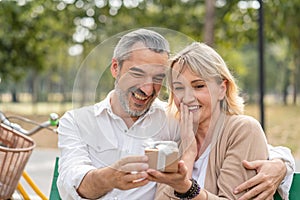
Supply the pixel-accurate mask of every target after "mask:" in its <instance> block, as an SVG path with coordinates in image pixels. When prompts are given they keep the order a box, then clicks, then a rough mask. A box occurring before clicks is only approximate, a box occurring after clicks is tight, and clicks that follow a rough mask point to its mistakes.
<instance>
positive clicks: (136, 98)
mask: <svg viewBox="0 0 300 200" xmlns="http://www.w3.org/2000/svg"><path fill="white" fill-rule="evenodd" d="M167 63H168V55H167V53H163V54H161V53H155V52H153V51H151V50H149V49H146V48H143V49H138V50H134V51H132V53H131V56H130V58H129V59H128V60H125V61H124V62H123V65H122V68H121V70H120V71H118V73H117V76H116V77H115V78H116V85H115V90H116V94H117V96H118V98H119V102H120V104H121V107H122V108H123V109H124V111H125V112H126V113H127V114H129V115H130V116H131V117H139V116H141V115H142V114H144V113H145V112H147V110H148V109H149V107H150V106H151V104H152V102H153V101H154V100H155V98H156V97H157V95H158V93H159V91H160V88H161V84H162V82H163V79H164V77H165V70H166V66H167Z"/></svg>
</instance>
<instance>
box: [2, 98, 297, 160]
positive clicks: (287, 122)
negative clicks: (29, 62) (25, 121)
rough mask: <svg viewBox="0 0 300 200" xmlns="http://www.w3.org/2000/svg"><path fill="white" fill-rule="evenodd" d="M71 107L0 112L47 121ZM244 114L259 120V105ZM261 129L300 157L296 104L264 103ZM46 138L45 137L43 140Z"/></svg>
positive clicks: (52, 142)
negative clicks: (52, 114)
mask: <svg viewBox="0 0 300 200" xmlns="http://www.w3.org/2000/svg"><path fill="white" fill-rule="evenodd" d="M71 108H72V104H58V103H38V104H35V105H33V104H31V103H19V104H13V103H1V104H0V111H3V112H5V113H7V114H17V115H21V116H24V117H28V118H30V119H33V120H36V121H38V122H41V121H44V120H47V118H48V115H49V113H51V112H56V113H58V114H60V115H62V114H63V113H64V112H65V111H66V110H69V109H71ZM245 110H246V114H248V115H251V116H253V117H255V118H256V119H258V120H259V119H260V117H259V107H258V106H257V105H247V106H246V108H245ZM265 131H266V136H267V139H268V142H269V143H270V144H272V145H276V146H277V145H282V146H286V147H289V148H290V149H291V150H292V153H293V155H294V156H295V158H297V159H300V106H292V105H289V106H283V105H279V104H272V105H266V106H265ZM45 134H46V135H44V134H43V135H41V134H37V135H34V136H33V138H34V139H35V140H36V141H37V146H40V147H56V142H57V136H56V135H54V134H53V133H46V131H45ZM45 138H47V140H45Z"/></svg>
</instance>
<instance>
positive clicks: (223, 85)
mask: <svg viewBox="0 0 300 200" xmlns="http://www.w3.org/2000/svg"><path fill="white" fill-rule="evenodd" d="M226 91H227V80H223V81H222V83H221V84H220V91H219V100H223V99H224V98H225V96H226Z"/></svg>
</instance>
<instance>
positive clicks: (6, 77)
mask: <svg viewBox="0 0 300 200" xmlns="http://www.w3.org/2000/svg"><path fill="white" fill-rule="evenodd" d="M21 2H23V4H22V5H20V3H21ZM134 2H135V3H134ZM263 2H264V4H263V6H264V11H265V16H264V18H265V23H264V24H265V29H264V30H265V31H264V33H265V36H266V37H265V41H266V45H265V50H266V56H265V59H266V60H265V64H266V75H267V77H266V87H267V91H269V92H275V93H279V92H280V91H281V90H282V88H283V87H285V86H286V85H287V84H286V80H289V82H288V84H289V83H291V82H292V81H293V80H294V82H295V83H296V81H295V80H296V78H295V74H296V73H297V66H298V68H299V67H300V66H299V65H300V64H297V62H298V63H299V62H300V61H296V60H297V58H299V55H300V53H299V49H300V46H299V45H300V41H299V40H300V37H299V32H300V30H299V29H300V17H297V16H298V15H299V14H298V10H299V9H300V3H298V2H297V1H295V0H292V1H289V0H268V1H263ZM205 11H206V9H205V1H204V0H200V1H199V0H198V1H197V0H152V1H146V0H140V1H129V0H126V1H125V0H123V1H121V0H119V1H118V0H115V1H111V0H97V1H86V0H77V1H74V2H72V1H64V0H62V1H56V0H49V1H43V0H35V1H18V0H15V1H10V0H2V1H0V26H1V30H0V49H1V52H0V62H1V67H0V77H1V79H2V86H1V87H6V86H7V85H9V84H8V83H9V82H10V83H14V82H20V83H21V84H22V85H23V86H24V87H25V85H26V84H27V83H30V82H41V81H43V83H44V84H40V85H38V86H36V88H37V90H43V91H42V92H43V93H47V91H48V90H51V91H57V92H61V93H63V94H64V95H65V94H66V93H68V92H69V93H71V92H72V86H73V82H74V78H75V77H76V72H77V71H78V67H79V66H80V65H81V62H82V61H83V60H84V58H86V56H87V55H89V53H90V52H91V50H92V49H94V48H95V46H97V45H98V44H99V43H101V42H103V41H105V40H106V39H107V38H110V37H111V36H113V35H115V34H117V33H120V32H123V31H127V30H129V29H134V28H138V27H163V28H168V29H172V30H175V31H178V32H181V33H183V34H185V35H187V36H189V37H191V38H193V39H194V40H197V41H203V31H204V30H203V29H204V24H205V21H204V19H205ZM257 20H258V2H257V1H239V0H234V1H216V10H215V26H214V37H215V48H216V49H217V50H218V52H219V53H220V54H221V55H222V56H223V57H224V59H225V60H226V62H227V63H228V66H229V67H230V69H231V70H232V71H233V73H234V75H235V76H236V77H237V78H238V80H239V81H238V83H239V86H240V87H241V88H242V89H243V91H244V92H247V93H248V94H250V95H251V96H253V95H255V93H256V92H257V88H258V86H257V82H258V80H257V74H258V60H257V58H258V55H257V43H258V33H257V31H258V23H257ZM170 43H174V44H179V43H180V39H176V40H174V41H170ZM75 45H76V46H75ZM75 47H76V48H75ZM71 49H73V50H74V49H75V50H77V52H76V51H75V53H74V52H73V53H72V51H71ZM70 52H71V53H70ZM71 54H72V56H71ZM108 59H109V58H108ZM95 62H98V60H97V61H95ZM99 63H100V64H101V65H104V66H106V65H107V62H106V60H105V61H103V62H102V61H101V62H100V61H99ZM93 66H97V65H96V64H95V63H93ZM287 67H288V70H287ZM287 71H289V72H288V73H287ZM298 71H300V70H299V69H298ZM278 74H280V76H278ZM286 76H289V77H288V78H286ZM35 79H36V80H35ZM112 82H113V81H112V80H111V77H110V74H109V73H108V72H105V73H103V75H102V77H101V86H99V87H100V88H103V87H105V88H104V89H101V90H103V91H107V90H108V88H110V87H111V85H112ZM35 84H36V83H35ZM3 85H4V86H3ZM44 85H45V86H44ZM283 85H284V86H283ZM30 87H32V88H34V86H30ZM39 87H40V88H39ZM66 96H67V95H66ZM98 96H101V94H99V95H98Z"/></svg>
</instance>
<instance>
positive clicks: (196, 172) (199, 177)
mask: <svg viewBox="0 0 300 200" xmlns="http://www.w3.org/2000/svg"><path fill="white" fill-rule="evenodd" d="M210 146H211V145H209V146H208V147H207V148H206V150H205V151H204V152H203V154H202V155H201V156H200V157H199V158H198V160H196V162H195V163H194V168H193V174H192V176H193V178H194V179H195V180H196V181H197V182H198V184H199V185H200V187H201V188H204V182H205V175H206V169H207V163H208V158H209V153H210Z"/></svg>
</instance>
